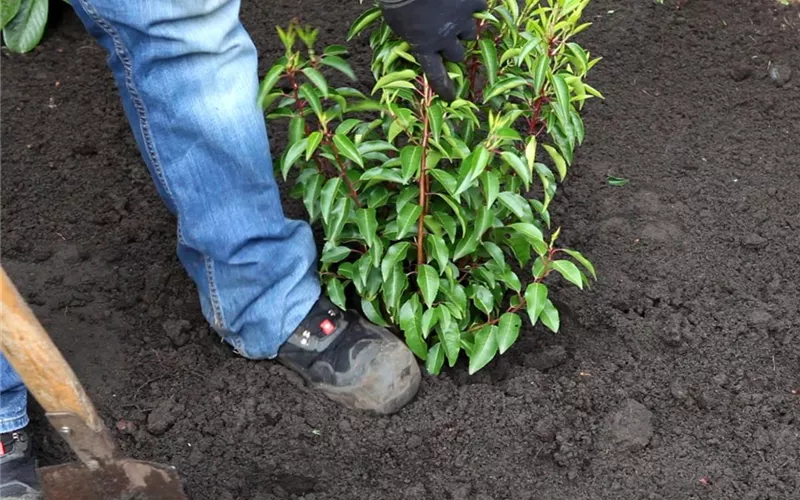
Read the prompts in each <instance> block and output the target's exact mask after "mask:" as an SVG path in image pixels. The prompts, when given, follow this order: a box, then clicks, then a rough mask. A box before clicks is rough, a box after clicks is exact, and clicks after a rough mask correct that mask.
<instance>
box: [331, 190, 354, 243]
mask: <svg viewBox="0 0 800 500" xmlns="http://www.w3.org/2000/svg"><path fill="white" fill-rule="evenodd" d="M352 207H353V200H352V198H350V197H349V196H343V197H341V198H339V201H337V202H336V208H335V209H334V210H333V212H332V213H333V217H332V218H331V222H330V224H328V226H327V227H326V228H325V237H326V238H327V240H328V241H329V242H331V243H332V244H334V245H335V244H336V240H337V239H338V238H339V235H340V234H341V232H342V228H344V225H345V223H346V222H347V219H348V218H349V216H350V209H351V208H352Z"/></svg>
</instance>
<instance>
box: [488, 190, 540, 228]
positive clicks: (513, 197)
mask: <svg viewBox="0 0 800 500" xmlns="http://www.w3.org/2000/svg"><path fill="white" fill-rule="evenodd" d="M497 199H498V201H500V203H501V204H502V205H503V206H504V207H506V208H507V209H509V210H511V212H513V213H514V215H516V216H517V217H519V218H520V219H521V220H525V221H528V220H532V219H533V210H531V206H530V204H529V203H528V200H526V199H525V198H523V197H522V196H520V195H519V194H517V193H512V192H510V191H503V192H502V193H500V194H499V195H497Z"/></svg>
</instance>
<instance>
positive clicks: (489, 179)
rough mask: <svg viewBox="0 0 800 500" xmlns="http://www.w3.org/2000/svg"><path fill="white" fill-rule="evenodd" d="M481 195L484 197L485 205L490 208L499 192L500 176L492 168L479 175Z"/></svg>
mask: <svg viewBox="0 0 800 500" xmlns="http://www.w3.org/2000/svg"><path fill="white" fill-rule="evenodd" d="M481 185H482V186H483V195H484V196H485V197H486V207H487V208H492V205H494V201H495V200H496V199H497V195H498V194H500V178H499V177H498V176H497V174H496V173H495V172H494V171H492V170H487V171H486V172H484V173H483V174H482V175H481Z"/></svg>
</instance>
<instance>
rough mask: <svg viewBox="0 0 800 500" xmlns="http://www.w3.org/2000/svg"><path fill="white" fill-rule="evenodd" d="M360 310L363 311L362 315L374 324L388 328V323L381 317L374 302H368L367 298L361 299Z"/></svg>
mask: <svg viewBox="0 0 800 500" xmlns="http://www.w3.org/2000/svg"><path fill="white" fill-rule="evenodd" d="M361 310H362V311H363V312H364V316H366V318H367V319H368V320H370V321H372V322H373V323H375V324H376V325H379V326H383V327H386V328H389V323H387V322H386V320H385V319H383V315H382V314H381V313H380V310H379V309H378V306H376V305H375V303H374V302H370V301H369V300H367V299H361Z"/></svg>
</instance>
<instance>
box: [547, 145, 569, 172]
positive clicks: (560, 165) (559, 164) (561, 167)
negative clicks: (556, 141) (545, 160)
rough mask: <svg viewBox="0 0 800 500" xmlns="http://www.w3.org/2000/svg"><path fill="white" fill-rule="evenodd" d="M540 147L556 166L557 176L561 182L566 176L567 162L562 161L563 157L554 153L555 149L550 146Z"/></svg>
mask: <svg viewBox="0 0 800 500" xmlns="http://www.w3.org/2000/svg"><path fill="white" fill-rule="evenodd" d="M542 147H544V149H546V150H547V153H548V154H549V155H550V158H552V159H553V163H555V164H556V169H557V170H558V176H559V177H560V178H561V180H562V181H563V180H564V178H565V177H566V176H567V162H566V161H564V157H562V156H561V154H560V153H559V152H558V151H556V148H554V147H553V146H550V145H549V144H542Z"/></svg>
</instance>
